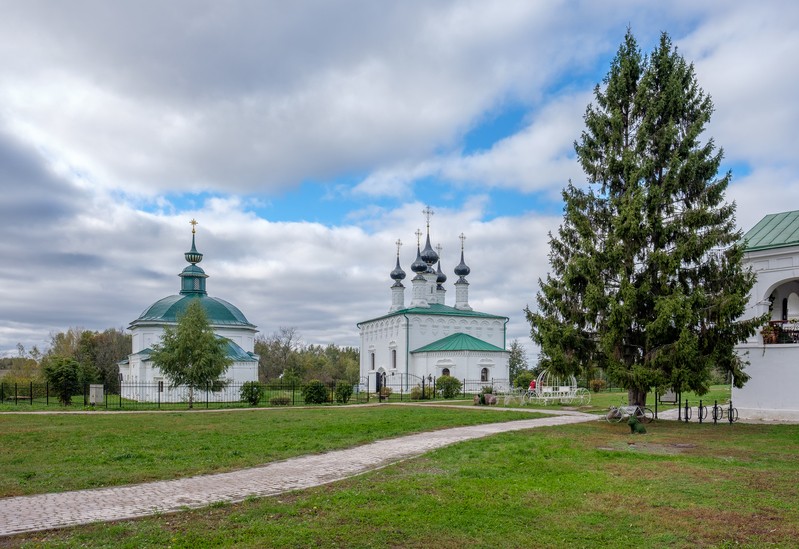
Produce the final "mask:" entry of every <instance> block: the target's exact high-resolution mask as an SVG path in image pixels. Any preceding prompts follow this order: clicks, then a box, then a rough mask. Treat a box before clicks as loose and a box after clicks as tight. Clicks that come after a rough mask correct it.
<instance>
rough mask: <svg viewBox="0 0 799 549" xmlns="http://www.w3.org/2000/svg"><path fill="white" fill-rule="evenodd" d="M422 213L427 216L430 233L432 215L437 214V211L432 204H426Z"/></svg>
mask: <svg viewBox="0 0 799 549" xmlns="http://www.w3.org/2000/svg"><path fill="white" fill-rule="evenodd" d="M422 213H423V214H424V215H425V217H427V232H428V233H429V232H430V216H432V215H435V213H436V212H434V211H433V210H432V209H431V208H430V206H425V209H424V210H422Z"/></svg>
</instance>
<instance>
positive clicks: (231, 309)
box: [119, 219, 258, 402]
mask: <svg viewBox="0 0 799 549" xmlns="http://www.w3.org/2000/svg"><path fill="white" fill-rule="evenodd" d="M191 224H192V230H191V250H190V251H188V252H186V253H185V254H184V257H185V258H186V261H187V262H188V263H189V265H187V266H186V268H184V269H183V272H181V273H180V274H179V275H178V276H179V277H180V278H181V288H180V293H178V294H176V295H170V296H167V297H165V298H163V299H159V300H158V301H156V302H155V303H153V304H152V305H150V306H149V307H147V308H146V309H145V310H144V312H143V313H142V314H141V315H139V318H137V319H136V320H134V321H133V322H131V323H130V326H128V329H129V330H130V333H131V336H132V344H133V347H132V351H133V352H132V353H131V354H130V355H129V356H128V358H127V360H123V361H122V362H120V363H119V378H120V381H121V391H122V397H123V398H129V399H132V400H137V401H145V402H156V401H159V402H175V401H180V400H182V399H183V396H184V395H183V393H185V388H176V389H170V388H169V380H168V379H166V378H165V376H164V375H163V374H162V373H161V371H160V369H159V368H158V367H157V366H156V365H155V364H153V363H152V361H151V360H150V355H151V353H152V347H153V345H155V344H157V343H160V341H161V335H162V334H163V333H164V326H176V325H177V322H178V318H179V317H180V315H181V314H182V313H183V312H184V311H185V310H186V309H187V308H188V306H189V303H191V302H192V301H194V300H199V302H200V304H201V305H202V307H203V309H204V310H205V314H206V317H207V318H208V322H209V324H210V325H211V327H212V328H213V330H214V333H216V335H217V337H220V338H223V339H224V340H225V344H226V346H227V354H228V357H229V358H231V359H232V360H233V363H232V364H231V366H230V367H229V368H228V370H227V372H226V373H225V374H224V376H223V377H224V379H225V380H227V381H228V382H229V383H231V384H233V385H235V386H238V385H239V384H241V383H244V382H246V381H258V355H256V354H255V353H254V352H253V351H254V345H255V334H256V333H257V332H258V330H257V329H256V326H255V325H254V324H251V323H250V322H249V321H248V320H247V318H246V317H245V316H244V314H243V313H242V312H241V311H240V310H239V309H238V308H237V307H236V306H235V305H233V304H231V303H228V302H227V301H225V300H223V299H219V298H218V297H210V296H209V295H208V292H207V291H206V289H205V281H206V279H207V278H208V275H207V274H205V271H203V269H202V268H201V267H199V266H198V265H197V264H198V263H200V262H201V261H202V259H203V254H201V253H200V252H198V251H197V248H196V246H195V242H194V237H195V226H196V225H197V222H196V221H195V220H193V219H192V220H191ZM237 395H238V391H236V396H237ZM203 398H205V395H203ZM224 398H225V397H224V396H223V395H221V394H216V395H214V394H211V395H210V399H211V400H219V399H224Z"/></svg>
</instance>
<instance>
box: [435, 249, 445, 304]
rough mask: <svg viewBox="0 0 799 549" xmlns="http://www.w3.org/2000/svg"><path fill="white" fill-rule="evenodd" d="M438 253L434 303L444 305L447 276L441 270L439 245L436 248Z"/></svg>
mask: <svg viewBox="0 0 799 549" xmlns="http://www.w3.org/2000/svg"><path fill="white" fill-rule="evenodd" d="M436 251H437V252H438V258H439V259H438V268H437V270H436V303H439V304H441V305H444V304H445V303H444V302H445V298H446V295H447V290H445V289H444V283H445V282H446V281H447V275H445V274H444V271H442V270H441V244H439V245H438V246H436Z"/></svg>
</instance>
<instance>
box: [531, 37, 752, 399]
mask: <svg viewBox="0 0 799 549" xmlns="http://www.w3.org/2000/svg"><path fill="white" fill-rule="evenodd" d="M603 83H604V88H601V87H600V86H599V85H597V86H596V88H595V91H594V96H595V101H596V104H595V105H589V106H588V108H587V110H586V113H585V117H584V119H585V130H584V131H583V133H582V135H581V136H580V139H579V141H577V142H575V150H576V152H577V157H578V159H579V161H580V164H581V165H582V168H583V171H584V172H585V174H586V177H587V179H588V182H589V188H588V189H587V190H583V189H580V188H577V187H575V186H574V185H572V184H571V182H570V183H569V185H568V186H567V187H566V189H564V191H563V200H564V202H565V207H564V218H563V224H562V225H561V227H560V228H559V230H558V233H557V236H553V235H552V234H550V248H551V249H550V256H549V258H550V263H551V271H550V273H549V274H548V275H547V278H546V281H543V280H539V286H540V291H539V292H538V295H537V303H538V309H537V311H531V310H530V309H529V308H528V309H527V310H526V314H527V319H528V321H529V322H530V324H531V327H532V337H533V339H534V340H535V341H536V342H537V343H538V344H539V345H540V346H541V351H542V357H543V360H542V362H543V363H544V365H546V366H548V367H550V368H552V369H553V370H554V371H556V372H559V373H563V374H567V373H571V374H578V373H582V374H589V375H590V373H591V370H593V369H594V368H602V369H604V371H605V372H606V374H607V375H608V376H609V378H610V379H611V380H613V381H614V382H616V383H617V384H619V385H620V386H622V387H624V388H626V389H627V390H628V401H629V402H630V404H639V405H644V404H645V402H646V393H647V392H648V391H649V390H651V389H652V388H654V387H674V388H675V389H677V390H684V389H690V390H694V391H697V392H698V393H699V394H703V393H704V392H706V391H707V389H708V384H709V379H710V373H711V371H712V369H713V368H714V367H717V368H719V369H722V370H724V371H728V372H731V374H732V378H733V382H734V383H735V385H736V386H739V387H740V386H742V385H743V383H744V382H746V380H747V379H748V376H747V375H746V374H745V373H744V372H743V363H742V361H741V359H740V358H739V357H738V356H737V355H736V353H735V351H734V345H735V344H736V343H738V342H740V341H742V340H744V339H746V338H747V337H748V336H750V335H752V334H753V333H754V332H755V329H756V327H757V326H758V325H759V324H760V323H762V322H763V319H759V318H758V319H749V320H738V319H739V317H741V315H743V313H744V309H745V305H746V301H747V294H748V292H749V290H750V289H751V288H752V285H753V284H754V275H752V274H751V273H750V272H749V271H748V270H745V269H744V268H743V263H742V259H743V247H742V245H741V244H740V240H741V233H740V231H738V230H736V228H735V205H734V204H728V203H725V201H724V192H725V190H726V188H727V185H728V183H729V181H730V177H731V174H730V173H729V172H728V173H726V174H725V175H723V176H722V177H719V176H718V170H719V165H720V163H721V159H722V151H721V150H720V149H719V150H716V147H715V145H714V142H713V139H708V140H707V141H706V142H704V143H703V142H701V141H700V135H701V134H702V132H703V131H704V128H705V126H706V124H707V123H708V121H709V120H710V115H711V113H712V111H713V105H712V102H711V100H710V98H709V97H708V96H707V95H706V94H705V93H704V92H703V91H702V89H701V88H700V87H699V85H698V84H697V81H696V77H695V74H694V68H693V65H691V64H689V63H687V62H686V61H685V59H684V58H683V57H682V56H680V55H679V54H678V53H677V50H676V48H675V47H673V46H672V43H671V40H670V38H669V36H668V34H666V33H663V34H662V35H661V37H660V42H659V44H658V46H657V47H656V48H655V49H654V51H653V52H652V53H651V54H650V55H649V56H646V57H645V56H643V55H642V54H641V51H640V49H639V47H638V45H637V43H636V40H635V38H634V36H633V35H632V32H631V31H630V30H629V29H628V31H627V34H626V36H625V39H624V42H623V43H622V45H621V46H620V48H619V50H618V53H617V54H616V56H615V58H614V59H613V62H612V64H611V67H610V72H609V73H608V74H607V76H606V77H605V79H604V82H603Z"/></svg>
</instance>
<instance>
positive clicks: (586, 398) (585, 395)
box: [575, 387, 591, 406]
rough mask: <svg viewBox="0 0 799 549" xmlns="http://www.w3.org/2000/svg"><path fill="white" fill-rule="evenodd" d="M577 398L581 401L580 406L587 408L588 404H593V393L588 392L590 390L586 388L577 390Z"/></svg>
mask: <svg viewBox="0 0 799 549" xmlns="http://www.w3.org/2000/svg"><path fill="white" fill-rule="evenodd" d="M575 396H576V397H577V398H579V399H580V400H579V403H580V406H587V405H588V404H591V393H590V392H588V389H586V388H585V387H580V388H579V389H577V391H576V392H575Z"/></svg>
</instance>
